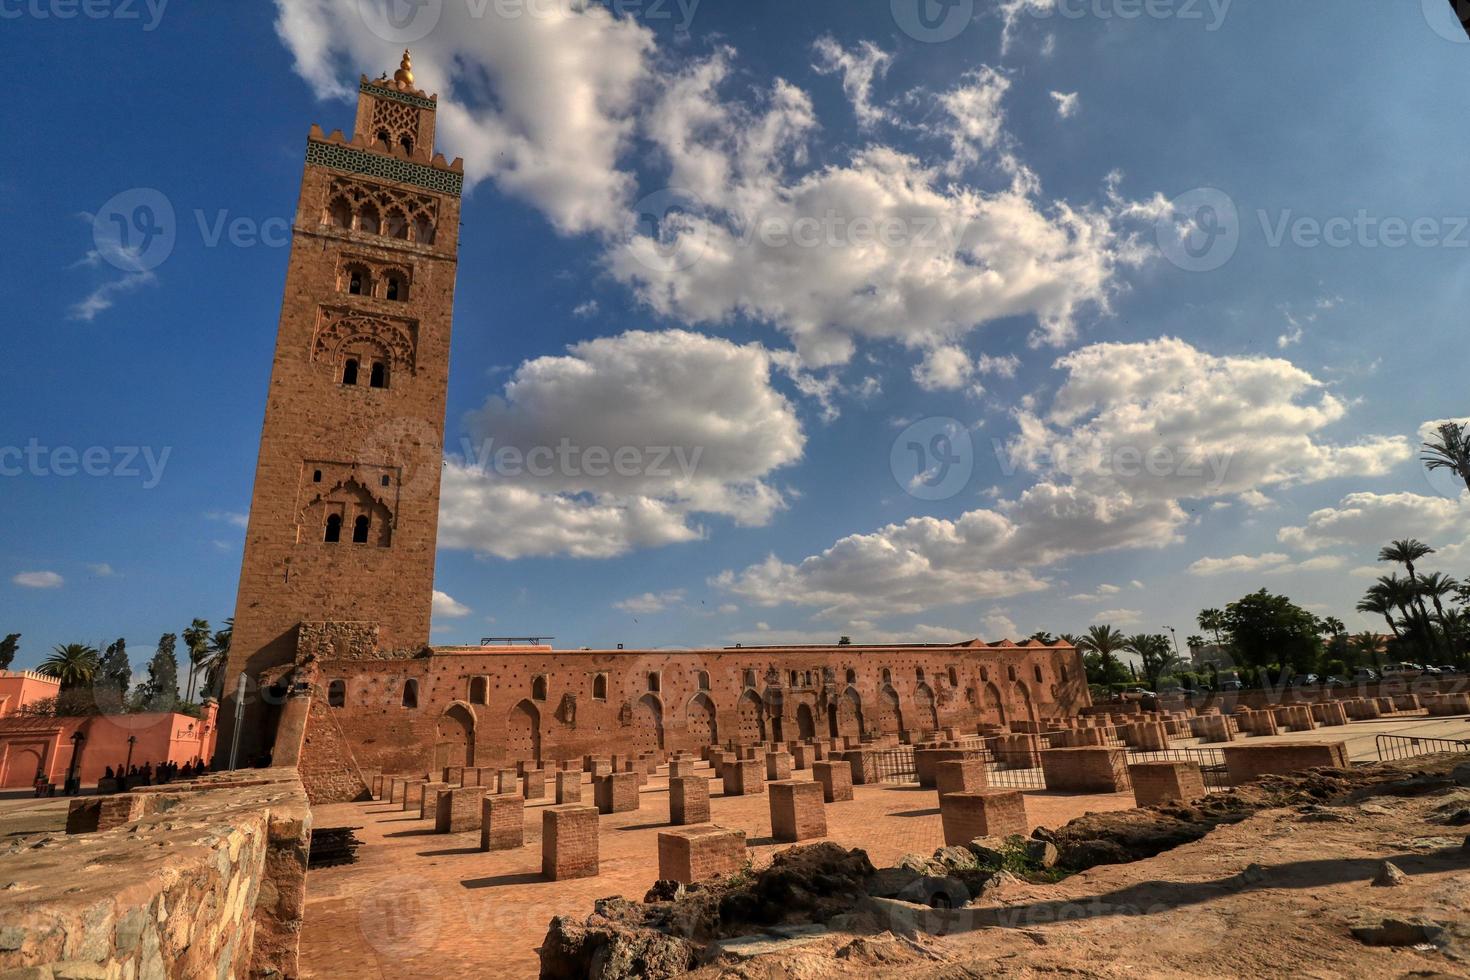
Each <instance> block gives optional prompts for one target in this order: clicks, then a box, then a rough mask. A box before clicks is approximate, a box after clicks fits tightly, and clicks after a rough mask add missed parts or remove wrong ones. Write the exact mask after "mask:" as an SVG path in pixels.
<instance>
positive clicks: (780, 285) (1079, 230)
mask: <svg viewBox="0 0 1470 980" xmlns="http://www.w3.org/2000/svg"><path fill="white" fill-rule="evenodd" d="M731 57H732V53H731V52H730V51H729V50H721V51H719V52H717V53H716V54H714V55H712V56H711V57H710V58H708V59H706V60H705V61H702V62H699V63H697V64H695V65H693V66H691V67H689V68H686V69H685V70H683V71H681V72H679V73H677V74H676V75H674V76H672V77H671V78H670V79H668V80H667V81H666V83H665V85H664V92H663V94H662V96H661V97H660V99H659V100H658V102H657V104H656V105H655V106H653V107H652V108H651V110H650V114H649V123H648V128H649V133H650V136H651V138H652V139H653V141H654V142H655V143H656V144H657V145H658V146H659V147H660V148H661V150H662V151H663V154H664V156H665V157H666V159H667V161H668V164H669V180H668V183H669V186H671V187H677V188H682V189H684V191H685V192H686V194H687V197H688V198H689V199H690V201H689V202H688V206H687V207H681V208H678V209H675V210H672V211H671V212H670V213H668V214H663V215H657V216H658V217H661V218H662V220H661V222H660V223H659V226H658V227H657V228H656V229H648V230H645V231H643V232H641V233H639V234H635V235H633V236H632V237H631V238H629V239H627V240H626V241H623V242H620V243H618V244H617V245H616V246H614V247H613V248H612V250H611V252H610V254H609V256H608V264H609V267H610V269H611V271H612V273H613V275H614V276H615V277H616V278H617V279H619V280H620V281H622V282H624V283H626V284H628V285H629V286H631V287H632V288H633V289H634V290H635V291H636V293H637V294H638V296H639V297H640V298H641V299H642V300H643V301H644V302H646V303H647V304H648V305H649V306H651V307H652V308H653V309H654V310H656V311H657V312H658V313H660V314H661V315H664V316H671V317H677V318H679V319H681V320H683V321H684V322H686V323H691V324H702V323H710V324H719V323H724V322H726V321H728V320H729V319H731V318H732V317H734V316H737V315H744V316H748V317H751V318H753V319H756V320H760V321H763V322H766V323H769V324H772V325H773V326H775V327H776V328H778V329H779V330H781V331H782V332H783V333H785V334H786V335H788V336H789V337H790V338H791V340H792V342H793V343H794V344H795V346H796V349H797V351H798V352H799V353H800V355H801V357H802V359H803V360H804V361H805V362H806V363H807V364H809V365H810V366H813V367H823V366H830V365H835V364H842V363H845V362H846V361H847V360H848V359H849V358H850V357H851V356H852V353H853V349H854V346H855V343H856V341H857V340H858V339H890V340H897V341H899V342H901V343H903V344H905V345H906V346H908V347H911V348H914V349H919V350H930V349H933V348H935V347H937V346H940V345H942V344H946V343H953V342H956V341H957V340H959V339H961V338H963V337H964V336H966V335H967V334H969V333H970V332H972V331H974V330H975V329H977V328H978V327H980V326H981V325H983V324H985V323H988V322H992V321H995V320H999V319H1003V318H1007V317H1034V318H1036V320H1037V321H1038V323H1039V327H1038V329H1037V331H1036V333H1035V339H1036V340H1037V341H1038V342H1047V343H1061V342H1064V341H1065V340H1066V339H1067V338H1069V337H1070V336H1072V333H1073V329H1074V328H1073V324H1074V321H1075V320H1076V318H1077V317H1078V316H1079V314H1080V313H1081V312H1082V311H1083V310H1085V309H1099V310H1100V309H1105V308H1106V306H1107V302H1108V299H1109V296H1110V293H1111V291H1112V290H1113V289H1114V288H1115V282H1114V277H1115V271H1116V269H1117V268H1118V267H1119V266H1121V265H1126V264H1133V263H1136V262H1138V261H1141V260H1142V259H1143V257H1144V255H1145V254H1146V253H1145V251H1144V250H1143V249H1142V248H1141V246H1139V245H1138V244H1137V239H1136V238H1134V237H1131V236H1126V235H1124V234H1123V233H1122V232H1121V231H1120V230H1119V228H1117V227H1115V220H1118V219H1119V216H1120V213H1121V210H1122V209H1123V205H1122V204H1121V203H1119V202H1115V201H1113V200H1112V199H1111V198H1110V200H1109V204H1108V205H1107V208H1105V209H1098V208H1077V207H1072V206H1069V205H1067V204H1066V203H1063V202H1054V203H1047V202H1045V201H1043V200H1041V199H1040V197H1039V190H1038V187H1037V184H1036V181H1035V180H1034V178H1032V177H1031V176H1030V175H1029V174H1026V173H1024V172H1023V171H1021V170H1020V169H1019V168H1018V167H1016V166H1014V165H1013V162H1010V163H1006V162H1005V161H1000V162H1003V163H1006V167H1007V172H1010V173H1012V176H1013V177H1014V179H1013V180H1012V182H1011V184H1010V186H1008V187H1006V188H1004V189H1001V190H997V191H994V192H982V191H980V190H976V189H974V188H972V187H969V186H967V185H965V184H963V183H961V182H957V181H956V180H955V179H954V174H952V173H947V172H946V167H950V169H952V167H953V166H954V165H956V164H954V163H953V161H952V160H951V161H944V160H938V161H925V160H923V159H921V158H920V157H918V156H915V155H913V154H911V153H906V152H901V151H899V150H897V149H894V148H893V147H891V146H887V145H883V144H881V143H874V144H870V145H868V146H866V147H864V148H862V149H859V150H857V151H855V152H853V153H852V154H851V156H850V157H848V158H847V160H846V161H845V162H833V163H831V164H828V165H826V166H824V167H821V168H818V169H813V168H811V166H810V165H809V164H808V158H809V147H808V140H809V139H810V137H811V136H812V134H813V133H814V132H815V131H816V129H817V125H818V124H817V120H816V118H815V114H814V110H813V107H812V104H811V100H810V99H809V97H808V96H807V95H806V93H805V92H802V91H801V90H800V89H797V88H795V87H794V86H792V85H790V84H789V83H787V82H784V81H780V80H778V81H776V82H775V83H774V84H773V85H772V86H771V87H770V88H769V89H768V90H767V91H766V93H765V94H764V96H763V97H761V98H759V99H758V100H755V101H752V100H749V99H742V100H741V101H739V102H727V101H725V100H724V99H722V97H721V94H720V93H721V89H722V88H723V87H724V83H725V81H726V79H727V78H728V77H729V76H730V74H731V73H732V68H731V64H730V61H731ZM987 72H988V70H987ZM1007 84H1008V83H1007V82H1006V80H1005V79H1004V77H1003V76H1000V75H999V74H998V73H994V72H988V73H977V74H976V75H975V76H973V77H970V78H968V79H967V80H966V83H965V84H964V85H962V86H961V87H960V88H959V89H956V90H955V91H953V92H950V93H946V94H945V95H944V96H942V102H943V105H944V106H946V107H947V108H946V111H945V116H944V117H943V118H944V121H943V122H940V123H935V124H932V125H931V126H930V128H931V129H934V127H938V128H937V129H934V132H933V134H932V135H935V136H937V137H940V138H942V139H944V140H946V141H947V142H949V143H950V144H951V146H950V149H951V151H952V153H957V154H959V155H960V156H961V157H962V158H964V160H965V161H969V162H973V161H976V160H978V159H979V155H980V153H981V151H982V149H989V148H995V147H997V146H1000V145H1001V144H1002V143H1003V142H1004V140H1003V138H1002V132H1003V130H1002V128H1001V122H1002V117H1001V116H1000V114H999V111H1000V110H999V101H1000V99H1001V96H1002V95H1003V94H1004V90H1005V88H1006V85H1007ZM958 165H961V166H965V165H968V164H967V163H962V164H958ZM656 210H659V211H662V210H664V209H663V207H662V206H660V207H659V208H657V209H656Z"/></svg>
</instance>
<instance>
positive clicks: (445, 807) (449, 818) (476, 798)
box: [434, 786, 485, 834]
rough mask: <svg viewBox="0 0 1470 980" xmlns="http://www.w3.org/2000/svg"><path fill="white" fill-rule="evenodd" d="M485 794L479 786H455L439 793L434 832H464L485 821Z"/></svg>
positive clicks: (480, 825) (479, 825)
mask: <svg viewBox="0 0 1470 980" xmlns="http://www.w3.org/2000/svg"><path fill="white" fill-rule="evenodd" d="M484 799H485V794H484V793H483V792H481V790H480V787H478V786H455V787H452V788H449V789H446V790H444V791H443V792H441V793H439V798H438V801H437V804H436V807H435V811H434V832H435V833H437V834H464V833H468V832H469V831H471V830H474V829H476V828H477V827H482V825H483V822H484V806H483V801H484Z"/></svg>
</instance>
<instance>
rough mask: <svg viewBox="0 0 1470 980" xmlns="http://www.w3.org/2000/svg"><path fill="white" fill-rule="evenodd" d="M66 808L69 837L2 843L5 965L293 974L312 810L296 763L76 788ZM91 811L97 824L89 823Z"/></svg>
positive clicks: (2, 971) (93, 971)
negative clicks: (139, 784) (154, 782)
mask: <svg viewBox="0 0 1470 980" xmlns="http://www.w3.org/2000/svg"><path fill="white" fill-rule="evenodd" d="M104 804H105V807H104ZM93 809H95V810H97V811H98V812H96V813H89V810H93ZM104 809H105V812H102V811H104ZM73 810H74V812H73V814H72V816H71V819H70V820H69V821H68V825H69V830H71V831H72V833H71V834H70V835H68V836H60V835H44V836H41V837H39V838H35V837H29V838H18V839H16V840H13V841H10V842H7V844H6V846H5V849H4V851H3V852H0V853H3V857H0V865H3V866H4V868H5V875H4V878H5V881H6V882H7V887H6V888H4V889H0V975H5V976H10V975H12V972H11V971H16V972H15V973H14V975H18V976H36V977H51V976H55V977H91V976H99V977H101V976H125V977H126V976H132V977H171V978H172V977H178V978H190V980H192V978H196V977H226V976H240V977H243V976H259V975H281V976H295V975H296V974H297V950H298V945H299V934H300V926H301V916H302V907H303V904H304V901H305V894H306V861H307V855H308V851H309V848H310V841H311V811H310V809H309V808H308V805H307V800H306V795H305V793H304V792H303V790H302V787H301V783H300V781H299V780H298V779H297V778H296V774H295V773H294V772H292V771H289V770H282V769H272V770H262V771H250V772H242V773H239V774H228V773H222V774H219V775H217V776H211V777H206V778H205V779H202V780H199V781H197V782H193V783H188V784H172V785H169V786H162V787H151V788H148V789H146V790H139V791H137V792H135V793H128V794H120V795H118V796H112V797H82V798H79V799H77V800H75V801H74V802H73ZM98 817H101V818H102V826H103V827H104V828H105V829H101V830H95V831H91V832H85V828H86V827H87V826H88V823H89V819H90V821H91V825H92V826H96V825H97V819H98ZM26 971H29V972H26Z"/></svg>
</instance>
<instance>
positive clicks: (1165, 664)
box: [1126, 633, 1178, 690]
mask: <svg viewBox="0 0 1470 980" xmlns="http://www.w3.org/2000/svg"><path fill="white" fill-rule="evenodd" d="M1126 648H1127V649H1128V650H1130V651H1131V652H1133V653H1136V654H1138V659H1139V660H1141V661H1142V662H1143V676H1144V677H1145V678H1147V680H1148V685H1149V687H1150V688H1152V689H1154V690H1157V689H1158V686H1159V678H1161V677H1163V675H1164V672H1165V671H1166V670H1168V669H1169V668H1170V667H1171V666H1172V665H1173V664H1174V663H1175V661H1177V660H1178V658H1177V657H1175V656H1174V651H1173V650H1172V649H1171V648H1170V645H1169V638H1168V637H1167V636H1164V635H1163V634H1162V633H1153V634H1149V633H1137V634H1135V635H1133V636H1130V637H1128V639H1127V641H1126Z"/></svg>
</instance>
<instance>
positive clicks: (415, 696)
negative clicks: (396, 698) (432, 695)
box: [403, 677, 419, 708]
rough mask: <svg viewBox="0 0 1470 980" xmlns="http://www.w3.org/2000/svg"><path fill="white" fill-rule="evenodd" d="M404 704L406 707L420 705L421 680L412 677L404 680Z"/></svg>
mask: <svg viewBox="0 0 1470 980" xmlns="http://www.w3.org/2000/svg"><path fill="white" fill-rule="evenodd" d="M403 706H404V707H405V708H417V707H418V706H419V682H418V681H416V680H414V679H413V678H411V677H410V678H409V679H408V680H406V681H404V682H403Z"/></svg>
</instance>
